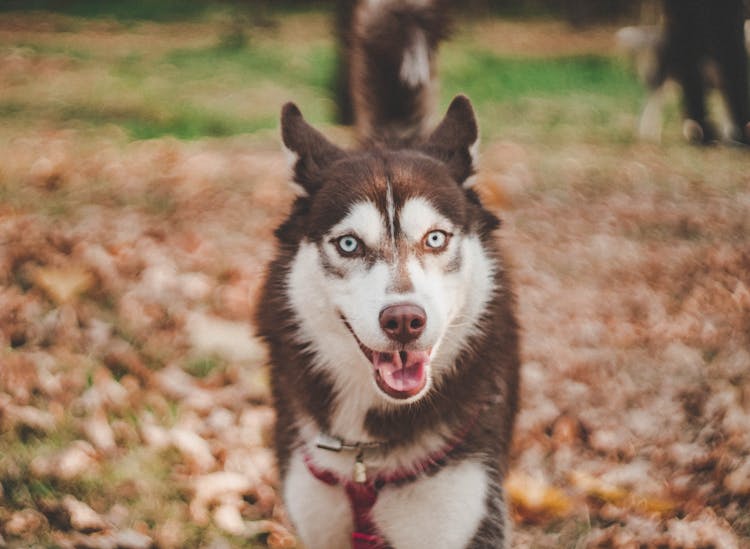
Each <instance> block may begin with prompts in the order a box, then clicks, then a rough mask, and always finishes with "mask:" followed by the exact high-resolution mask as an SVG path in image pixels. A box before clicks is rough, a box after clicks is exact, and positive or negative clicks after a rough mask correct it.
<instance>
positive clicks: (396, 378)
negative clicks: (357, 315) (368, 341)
mask: <svg viewBox="0 0 750 549" xmlns="http://www.w3.org/2000/svg"><path fill="white" fill-rule="evenodd" d="M341 320H343V322H344V324H345V325H346V327H347V328H348V329H349V332H351V334H352V336H354V339H355V340H356V341H357V344H358V345H359V348H360V349H361V350H362V353H363V354H364V355H365V356H366V357H367V359H368V360H369V361H370V362H371V363H372V366H373V369H374V370H373V371H374V374H373V375H374V376H375V383H376V384H377V386H378V388H379V389H380V390H381V391H383V392H384V393H385V394H387V395H388V396H390V397H393V398H396V399H399V400H405V399H407V398H411V397H413V396H415V395H418V394H419V393H420V391H422V389H424V387H425V385H427V367H428V366H429V364H430V353H431V349H427V350H422V351H403V350H402V351H375V350H373V349H370V348H369V347H367V346H366V345H364V344H363V343H362V342H361V341H360V340H359V338H358V337H357V334H355V333H354V330H352V327H351V326H350V325H349V323H348V322H347V321H346V319H345V318H344V317H343V316H342V317H341Z"/></svg>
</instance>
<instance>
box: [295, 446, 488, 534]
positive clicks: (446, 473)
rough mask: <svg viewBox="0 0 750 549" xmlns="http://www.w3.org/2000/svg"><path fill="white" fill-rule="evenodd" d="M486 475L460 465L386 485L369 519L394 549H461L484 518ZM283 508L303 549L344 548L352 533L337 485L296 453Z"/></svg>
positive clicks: (477, 467)
mask: <svg viewBox="0 0 750 549" xmlns="http://www.w3.org/2000/svg"><path fill="white" fill-rule="evenodd" d="M487 484H488V475H487V473H486V471H485V469H484V467H483V466H482V464H481V463H479V462H477V461H473V460H464V461H460V462H458V463H456V464H450V465H448V466H446V467H444V468H442V469H440V470H439V471H438V472H437V473H435V474H433V475H430V476H420V477H417V478H416V479H415V480H413V481H410V482H408V483H406V484H402V485H399V486H396V485H389V484H386V485H385V486H383V487H382V488H381V489H380V490H379V492H378V494H377V499H376V501H375V504H374V505H373V507H372V509H371V512H370V516H371V518H372V519H373V522H374V524H375V527H376V529H377V532H378V534H379V535H380V536H381V537H382V538H383V539H384V540H386V542H387V543H388V544H389V545H390V547H392V548H393V549H405V548H408V549H422V548H424V549H428V548H430V549H440V548H445V549H454V548H461V547H465V546H466V545H467V544H468V543H469V541H470V540H471V539H472V537H473V535H474V533H475V532H476V530H477V528H478V526H479V524H480V522H481V521H482V518H483V517H484V515H485V512H486V509H485V502H486V499H487V492H488V486H487ZM284 496H285V501H286V505H287V509H288V511H289V514H290V516H291V519H292V521H293V522H294V524H295V526H296V527H297V530H298V532H299V535H300V537H301V539H302V542H303V544H304V545H305V547H307V548H308V549H326V548H327V549H339V548H341V549H347V548H349V547H351V533H352V531H353V530H354V528H355V524H354V520H353V516H352V510H351V506H350V503H349V499H348V498H347V496H346V493H345V489H344V487H343V486H342V485H334V486H330V485H328V484H326V483H324V482H322V481H321V480H319V479H318V478H316V477H315V476H313V474H312V473H311V472H310V471H309V470H308V468H307V466H306V465H305V463H304V460H303V457H302V453H301V452H296V453H295V454H294V455H293V456H292V459H291V461H290V464H289V469H288V473H287V475H286V477H285V478H284Z"/></svg>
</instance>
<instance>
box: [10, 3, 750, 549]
mask: <svg viewBox="0 0 750 549" xmlns="http://www.w3.org/2000/svg"><path fill="white" fill-rule="evenodd" d="M660 12H661V10H660V4H659V3H658V2H653V1H646V0H644V1H642V2H635V1H625V0H607V1H603V0H589V1H575V0H564V1H560V0H558V1H554V0H528V1H509V0H502V1H501V0H496V1H491V0H470V1H466V2H462V3H461V6H457V7H456V9H455V17H456V28H455V32H454V34H453V36H452V37H451V38H450V39H449V40H448V41H447V42H446V43H445V44H443V45H442V46H441V49H440V54H439V76H440V81H441V88H440V101H439V107H440V110H441V112H442V110H444V109H445V107H446V105H447V103H448V101H449V100H450V98H451V97H452V96H453V95H455V94H456V93H459V92H461V93H466V94H467V95H468V96H469V97H470V98H471V100H472V102H473V103H474V105H475V107H476V110H477V114H478V119H479V124H480V129H481V133H482V149H481V152H482V163H481V171H480V176H479V182H478V189H479V192H480V193H481V194H482V196H483V198H484V200H485V202H486V203H487V204H488V206H489V207H490V208H492V209H493V210H494V211H496V212H498V214H499V215H500V217H501V218H502V219H503V227H502V229H501V230H500V238H501V239H502V241H503V243H504V246H505V248H506V249H507V250H508V252H509V254H508V255H509V256H510V258H511V261H512V264H513V266H514V267H513V273H514V278H515V281H516V289H517V293H518V296H519V316H520V321H521V324H522V326H523V330H524V334H523V360H524V366H523V378H522V380H523V394H522V410H521V414H520V416H519V420H518V424H517V429H516V436H515V440H514V450H513V455H514V461H513V468H512V472H511V475H510V477H509V479H508V483H507V489H508V493H509V497H510V501H511V505H512V511H513V519H514V522H515V531H516V538H515V539H516V546H518V547H540V548H542V547H589V546H590V547H634V546H649V547H655V546H660V547H696V548H697V547H718V548H725V547H726V548H731V547H748V546H750V511H748V509H749V508H750V352H748V349H750V170H748V160H750V157H749V156H748V151H747V150H746V149H744V148H740V147H732V146H723V145H721V146H713V147H702V148H701V147H695V146H690V145H688V144H687V143H686V142H685V140H684V139H683V137H682V122H681V115H680V94H679V90H678V89H677V88H676V87H674V86H669V87H667V90H666V99H665V102H664V107H663V130H662V133H661V141H660V142H647V141H641V140H639V139H638V137H637V135H638V134H637V126H638V119H639V115H640V112H641V109H642V108H643V105H644V103H645V101H646V95H647V94H646V91H645V88H644V86H643V84H642V83H641V81H640V80H639V76H638V55H639V52H638V51H636V50H634V49H633V48H630V49H628V48H623V47H622V45H620V46H618V41H617V39H616V33H617V31H618V29H620V28H621V27H623V26H626V25H658V24H659V22H660V20H661V19H660ZM334 20H335V3H334V2H315V3H313V2H302V1H298V2H292V1H273V2H271V1H265V2H261V1H258V2H253V1H245V2H240V1H235V2H231V1H224V2H219V1H208V0H206V1H199V0H195V1H191V2H184V1H183V2H178V1H174V0H163V1H156V0H147V1H140V2H136V1H131V0H123V1H119V2H100V1H99V2H95V1H90V0H86V1H83V0H82V1H74V0H68V1H62V0H58V1H43V0H32V1H24V2H21V1H14V0H5V1H4V2H2V3H0V547H5V546H7V547H18V548H29V547H61V548H68V547H70V548H94V549H96V548H140V547H143V548H147V547H159V548H181V547H205V548H213V549H223V548H229V547H265V546H270V547H294V546H295V544H296V540H295V538H294V536H293V533H292V531H291V530H290V528H289V525H288V524H287V522H286V519H285V517H284V513H283V509H282V508H281V506H280V504H279V499H278V495H277V488H278V479H277V477H276V473H275V468H274V464H273V459H272V454H271V452H270V450H269V447H268V444H269V435H270V428H271V426H272V423H273V412H272V409H271V407H270V400H269V390H268V380H267V375H266V371H265V368H264V367H265V361H266V357H265V351H264V349H263V347H262V345H261V344H260V343H259V342H258V341H257V340H256V339H255V337H254V335H253V326H252V322H251V319H252V310H253V307H254V302H255V297H256V293H257V290H258V287H259V284H260V283H261V281H262V276H263V272H264V265H265V264H266V263H267V262H268V260H269V259H270V258H271V257H272V254H273V250H274V242H273V237H272V231H273V228H274V227H275V225H276V224H277V223H279V222H280V221H281V219H282V217H283V216H284V213H285V211H286V209H287V208H288V206H289V204H290V202H291V198H292V195H291V192H290V191H289V190H288V189H287V186H286V180H287V171H286V166H285V163H284V159H283V155H282V154H281V153H280V145H279V143H280V140H279V137H278V129H277V126H278V122H277V120H278V113H279V109H280V107H281V105H282V104H283V103H284V102H285V101H288V100H293V101H295V102H296V103H297V104H298V105H299V107H300V108H301V110H302V111H303V112H304V114H305V116H306V117H307V118H308V120H310V121H311V122H313V123H315V124H316V125H318V126H319V127H322V128H323V129H324V131H325V133H326V134H327V135H330V136H331V138H332V139H333V140H335V141H336V142H338V143H341V144H348V143H351V142H352V136H351V133H350V130H349V129H348V128H346V127H343V126H340V125H337V124H336V110H337V109H336V104H335V99H334V98H335V91H334V81H335V75H336V70H337V53H336V52H337V49H336V41H335V36H334V32H333V29H334ZM709 110H711V111H712V112H715V113H718V114H717V116H718V115H720V112H721V110H722V105H721V101H720V100H719V98H718V97H715V96H713V95H712V96H711V97H710V98H709Z"/></svg>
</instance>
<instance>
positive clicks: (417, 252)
mask: <svg viewBox="0 0 750 549" xmlns="http://www.w3.org/2000/svg"><path fill="white" fill-rule="evenodd" d="M282 129H283V135H284V142H285V144H286V146H287V147H288V148H289V149H290V151H291V152H292V153H294V157H293V159H294V179H295V182H296V184H297V185H299V187H300V191H301V195H302V196H301V197H300V198H299V199H298V200H297V203H296V204H295V208H294V211H293V213H292V215H291V216H290V218H289V220H288V221H287V223H286V224H285V225H284V226H282V228H281V229H280V231H279V236H280V238H281V239H282V241H285V242H287V243H289V244H291V245H293V246H296V250H295V253H294V258H293V260H292V262H291V266H290V271H289V274H288V279H287V281H286V283H287V295H288V299H289V302H290V304H291V308H292V310H293V312H294V316H295V320H296V322H297V336H298V339H299V340H300V342H302V343H304V344H306V345H309V346H310V347H311V348H312V350H313V351H314V353H315V356H316V357H317V358H318V360H317V363H316V365H315V366H316V367H319V368H323V369H324V370H326V371H327V373H328V374H329V375H330V377H331V378H332V379H334V380H336V381H337V382H338V383H339V385H340V387H339V388H340V389H341V390H346V387H353V386H356V387H358V388H359V391H360V393H361V391H362V386H363V384H366V385H367V387H368V388H369V389H370V390H371V391H372V392H373V393H374V394H376V395H378V396H379V397H380V399H381V400H382V401H383V402H390V403H398V404H403V403H408V402H413V401H415V400H417V399H419V398H421V397H422V396H424V395H425V394H426V393H427V392H428V391H429V390H430V387H431V384H432V382H433V379H434V378H437V377H439V376H440V375H441V374H442V373H443V372H444V371H446V370H447V369H449V368H450V367H451V365H452V364H453V360H454V358H455V356H456V354H457V353H458V352H459V351H460V350H461V348H462V346H463V345H465V344H466V342H467V341H468V339H469V338H470V336H471V334H472V331H473V330H474V329H475V328H476V324H477V322H478V320H479V318H480V317H481V315H482V312H483V310H484V308H485V307H486V304H487V302H488V301H489V300H490V298H491V294H492V289H493V287H492V281H493V278H494V270H495V269H496V268H497V266H496V265H495V263H494V259H493V257H492V254H491V252H488V251H487V250H486V246H485V243H486V241H487V240H488V239H489V233H490V232H491V231H492V229H493V228H494V227H495V226H496V224H497V221H496V219H495V218H494V217H493V216H491V215H490V214H489V213H487V212H486V211H485V210H483V209H482V208H481V206H480V205H479V202H478V200H477V199H476V196H475V195H474V194H473V192H472V191H470V190H468V189H467V188H466V187H465V185H464V184H465V182H466V180H467V178H469V177H470V176H471V174H472V173H473V167H472V160H473V158H472V153H471V149H472V147H473V146H474V145H475V143H476V137H477V136H476V133H477V132H476V125H475V122H474V117H473V113H472V111H471V107H470V105H469V103H468V101H467V100H465V99H464V98H460V99H457V100H455V101H454V104H453V105H452V106H451V108H450V109H449V112H448V114H447V115H446V119H445V120H444V121H443V123H442V124H441V125H440V126H439V127H438V129H437V130H436V131H435V134H434V135H433V136H432V137H431V138H430V139H429V140H428V141H427V142H426V143H425V145H424V147H423V148H422V149H421V150H409V151H397V152H394V151H389V150H383V149H365V150H364V151H361V152H353V153H346V152H344V151H342V150H340V149H338V148H336V147H335V146H333V145H331V144H330V143H329V142H328V141H326V140H325V139H324V138H323V137H322V136H321V135H320V134H319V133H317V132H316V131H315V130H314V129H312V128H311V127H310V126H308V125H307V124H306V123H305V122H304V120H303V119H302V117H301V115H300V114H299V111H298V110H297V109H296V107H293V106H288V107H286V108H285V111H284V115H283V117H282Z"/></svg>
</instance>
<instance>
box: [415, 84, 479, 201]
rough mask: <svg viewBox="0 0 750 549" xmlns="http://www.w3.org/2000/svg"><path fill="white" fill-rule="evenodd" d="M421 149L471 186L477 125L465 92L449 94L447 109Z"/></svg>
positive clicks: (461, 181)
mask: <svg viewBox="0 0 750 549" xmlns="http://www.w3.org/2000/svg"><path fill="white" fill-rule="evenodd" d="M422 150H423V151H424V152H426V153H427V154H429V155H430V156H432V157H434V158H437V159H438V160H442V161H443V162H444V163H445V164H446V165H447V166H448V169H449V170H450V172H451V175H452V176H453V178H454V179H455V180H456V181H457V182H458V183H459V184H460V185H462V186H463V187H464V188H467V189H468V188H469V187H471V185H472V183H473V180H474V178H473V177H472V176H473V175H474V172H475V170H476V164H477V154H478V150H479V129H478V128H477V121H476V118H475V117H474V109H473V108H472V107H471V101H469V99H468V98H467V97H466V96H465V95H457V96H456V97H454V98H453V101H451V104H450V106H449V107H448V112H446V113H445V117H444V118H443V120H442V122H440V124H439V125H438V127H437V128H435V131H433V132H432V134H431V135H430V137H429V138H428V139H427V141H426V142H425V144H424V145H423V146H422Z"/></svg>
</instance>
